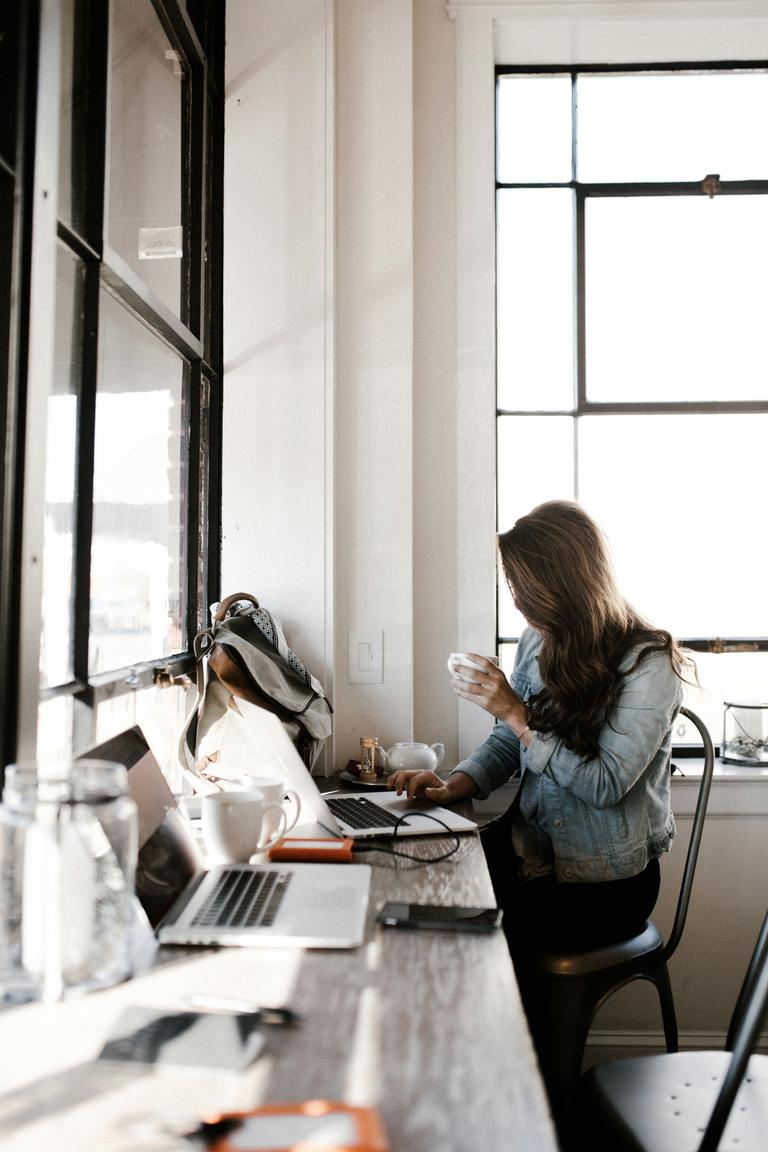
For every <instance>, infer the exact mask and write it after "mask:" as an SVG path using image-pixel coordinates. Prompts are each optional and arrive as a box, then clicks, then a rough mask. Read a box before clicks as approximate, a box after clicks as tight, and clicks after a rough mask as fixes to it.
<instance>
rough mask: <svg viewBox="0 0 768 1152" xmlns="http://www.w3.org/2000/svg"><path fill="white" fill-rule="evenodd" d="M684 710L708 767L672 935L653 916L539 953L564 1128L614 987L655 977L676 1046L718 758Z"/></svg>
mask: <svg viewBox="0 0 768 1152" xmlns="http://www.w3.org/2000/svg"><path fill="white" fill-rule="evenodd" d="M680 711H681V714H682V715H683V716H687V718H688V719H689V720H690V721H691V722H692V723H693V724H694V725H695V726H696V728H698V730H699V733H700V734H701V738H702V741H703V744H704V770H703V773H702V777H701V784H700V786H699V795H698V800H697V804H696V811H695V814H694V817H693V825H692V828H691V838H690V842H689V845H688V853H687V856H686V860H685V866H684V869H683V875H682V881H681V885H680V892H679V896H678V900H677V910H676V913H675V919H674V923H673V925H672V930H671V932H670V934H669V938H668V940H667V941H666V943H665V941H664V939H663V937H662V935H661V933H660V932H659V930H658V928H657V927H656V925H655V924H654V923H653V921H652V920H649V921H648V922H647V923H646V925H645V927H644V929H643V931H642V932H640V933H639V934H638V935H637V936H633V937H631V938H630V939H628V940H621V941H619V942H618V943H615V944H609V945H606V946H604V947H602V948H597V949H595V950H594V951H589V952H570V953H555V952H547V953H542V954H541V955H540V956H538V957H537V958H536V976H535V978H536V981H537V985H538V988H539V996H538V999H539V1002H540V1003H541V1004H542V1011H541V1012H540V1013H538V1014H537V1020H536V1022H535V1025H534V1026H533V1031H534V1038H535V1041H536V1047H537V1050H538V1054H539V1061H540V1064H541V1068H542V1072H543V1074H544V1079H545V1081H546V1084H547V1089H548V1091H549V1095H550V1101H551V1103H552V1108H553V1112H554V1115H555V1119H556V1120H557V1122H558V1126H559V1128H560V1131H561V1135H562V1134H563V1133H564V1132H566V1131H567V1130H568V1127H569V1123H570V1115H571V1110H572V1106H573V1102H574V1099H575V1094H576V1090H577V1087H578V1084H579V1080H580V1077H581V1066H582V1062H583V1058H584V1049H585V1047H586V1042H587V1037H588V1035H589V1031H590V1028H591V1026H592V1021H593V1020H594V1018H595V1015H596V1014H597V1011H598V1009H599V1008H600V1007H601V1005H602V1004H604V1003H605V1001H606V1000H607V999H608V997H609V996H611V995H612V994H613V993H614V992H617V991H618V990H619V989H620V988H623V987H624V986H625V985H626V984H629V983H630V982H631V981H633V980H649V981H650V982H651V983H652V984H654V985H655V987H656V989H657V991H658V994H659V1001H660V1004H661V1015H662V1020H663V1023H664V1037H665V1040H666V1046H667V1051H668V1052H676V1051H677V1018H676V1015H675V1005H674V1000H673V998H672V987H671V984H670V980H669V971H668V968H667V964H668V961H669V958H670V957H671V956H672V954H673V952H674V951H675V949H676V948H677V946H678V944H679V942H680V938H681V936H682V934H683V928H684V926H685V920H686V916H687V914H688V905H689V903H690V898H691V890H692V887H693V877H694V872H695V869H696V861H697V859H698V855H699V847H700V844H701V837H702V832H703V828H704V817H705V815H706V811H707V803H708V801H709V791H710V785H711V783H712V773H713V771H714V762H715V754H714V748H713V747H712V740H711V738H710V735H709V732H708V731H707V729H706V727H705V725H704V724H703V722H702V721H701V720H700V719H699V717H698V716H697V715H696V714H695V713H694V712H691V710H690V709H688V708H681V710H680Z"/></svg>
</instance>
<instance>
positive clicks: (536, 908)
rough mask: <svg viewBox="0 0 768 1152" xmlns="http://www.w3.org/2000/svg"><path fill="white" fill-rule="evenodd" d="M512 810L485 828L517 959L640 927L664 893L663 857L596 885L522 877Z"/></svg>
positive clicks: (594, 943) (595, 943)
mask: <svg viewBox="0 0 768 1152" xmlns="http://www.w3.org/2000/svg"><path fill="white" fill-rule="evenodd" d="M510 823H511V814H509V813H508V814H507V815H506V816H503V817H502V818H501V819H500V820H497V821H495V822H494V823H493V824H490V825H489V826H488V827H487V828H486V829H484V830H483V832H482V833H481V841H482V844H483V850H484V852H485V857H486V861H487V863H488V870H489V872H490V874H491V882H492V884H493V890H494V893H495V895H496V902H497V903H498V905H499V907H500V908H503V910H504V931H505V933H506V936H507V941H508V943H509V948H510V952H511V953H512V957H513V959H515V960H516V961H517V960H520V961H524V958H525V956H526V955H527V954H528V955H530V954H535V953H536V952H542V951H549V950H552V951H560V952H580V951H586V950H588V949H592V948H598V947H599V946H600V945H602V944H610V943H612V942H614V941H616V940H624V939H626V938H627V937H628V936H633V935H634V934H635V933H636V932H639V931H640V930H641V929H642V927H643V925H644V924H645V921H646V920H647V919H648V917H649V916H650V914H651V911H652V910H653V907H654V905H655V903H656V900H657V897H658V894H659V884H660V871H659V862H658V860H651V862H650V863H649V864H648V867H647V868H646V869H645V870H644V871H643V872H640V873H639V874H638V875H637V876H630V877H628V878H627V879H624V880H608V881H604V882H599V883H594V884H582V883H576V884H568V883H558V881H557V880H555V878H554V876H545V877H543V878H541V879H537V880H522V879H520V877H519V876H518V875H517V860H516V858H515V856H514V855H513V852H512V843H511V836H510Z"/></svg>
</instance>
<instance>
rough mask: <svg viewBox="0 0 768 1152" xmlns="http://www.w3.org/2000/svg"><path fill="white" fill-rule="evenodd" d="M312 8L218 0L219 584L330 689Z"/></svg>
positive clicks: (326, 358) (319, 5)
mask: <svg viewBox="0 0 768 1152" xmlns="http://www.w3.org/2000/svg"><path fill="white" fill-rule="evenodd" d="M326 9H327V6H326V3H325V0H291V2H290V3H264V2H258V3H254V2H252V0H230V2H229V3H228V5H227V50H226V60H227V64H226V105H225V117H226V123H225V140H226V145H225V175H224V221H225V229H224V249H225V283H224V314H225V318H226V323H225V332H224V374H225V375H224V455H223V460H224V471H223V556H222V561H223V564H222V592H223V594H224V595H228V594H229V593H231V592H236V591H240V592H242V591H244V592H251V593H253V594H254V595H256V596H257V597H258V598H259V599H260V600H261V601H262V602H263V604H264V606H265V607H266V608H269V609H270V611H273V612H276V613H277V614H278V615H279V616H280V617H281V619H282V621H283V624H284V626H285V629H286V632H287V635H288V639H289V642H290V643H292V644H293V646H294V647H295V648H296V650H297V652H298V653H299V654H300V655H301V656H302V658H303V659H304V660H305V661H306V663H307V664H308V666H309V667H310V668H311V670H312V671H313V672H314V673H315V674H316V675H318V676H319V677H320V678H321V679H323V680H324V681H325V682H326V684H327V686H328V688H329V691H331V690H332V687H333V685H332V676H331V675H329V673H331V672H332V661H331V645H330V641H329V623H328V621H329V615H330V612H331V608H332V605H331V593H332V585H331V583H330V575H329V573H330V565H329V553H330V545H329V533H330V531H331V523H332V520H331V509H330V506H329V500H328V495H327V492H328V489H327V484H328V482H329V480H330V477H331V476H332V466H333V439H332V429H330V430H329V431H327V430H326V422H327V420H328V419H329V413H332V393H333V371H332V340H333V325H332V323H331V321H330V319H329V317H331V316H332V308H333V300H332V281H331V276H332V268H333V263H332V258H331V257H332V244H333V233H332V230H331V228H330V227H329V225H328V215H329V213H330V211H332V204H333V202H332V179H331V176H332V173H331V175H329V168H332V152H329V148H328V140H327V133H328V128H329V125H330V126H331V128H332V124H333V106H332V89H330V82H331V81H332V72H331V68H330V64H329V60H328V57H329V55H330V53H331V52H332V42H329V36H330V31H329V26H328V14H327V10H326ZM329 90H330V97H329ZM329 365H330V369H329Z"/></svg>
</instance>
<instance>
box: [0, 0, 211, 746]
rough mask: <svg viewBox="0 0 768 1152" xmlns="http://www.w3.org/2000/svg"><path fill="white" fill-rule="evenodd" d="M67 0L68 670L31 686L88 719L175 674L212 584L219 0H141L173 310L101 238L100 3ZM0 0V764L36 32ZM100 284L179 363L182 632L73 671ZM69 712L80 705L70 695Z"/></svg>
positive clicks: (81, 605) (29, 5) (9, 669)
mask: <svg viewBox="0 0 768 1152" xmlns="http://www.w3.org/2000/svg"><path fill="white" fill-rule="evenodd" d="M73 2H74V15H75V28H76V30H77V29H80V30H81V31H80V33H79V34H77V32H76V34H75V37H74V39H75V47H76V49H77V51H76V53H75V55H76V59H75V60H74V61H73V71H74V73H75V75H74V77H73V84H74V85H77V86H79V95H80V97H81V98H80V99H78V100H77V101H73V120H74V118H75V117H82V118H85V119H81V120H79V121H78V123H77V124H75V123H73V131H72V138H73V141H75V142H79V147H80V152H79V154H78V155H77V156H76V155H75V154H74V152H73V156H72V166H73V168H75V167H78V169H82V166H83V165H84V166H85V169H84V185H85V193H84V196H85V199H84V205H85V209H84V212H83V213H82V216H81V218H80V219H78V220H77V221H74V220H73V221H72V222H64V221H63V220H61V219H59V220H58V226H57V243H58V244H59V245H63V246H64V247H66V248H67V249H69V250H70V251H71V252H72V253H73V254H74V255H75V256H76V257H77V258H78V260H80V261H82V262H83V264H84V267H85V291H84V317H83V320H82V326H81V341H82V369H81V374H80V380H79V392H78V401H77V406H78V452H77V477H76V497H75V561H74V573H73V575H74V607H73V643H72V652H71V661H72V669H73V675H72V677H71V679H70V680H69V681H68V682H66V683H61V684H57V685H55V686H51V687H47V688H45V689H43V690H42V691H41V693H40V700H41V701H48V700H50V699H53V698H56V697H60V696H72V697H74V699H75V701H77V702H78V703H79V704H80V705H83V706H84V707H85V709H86V710H87V714H88V715H90V717H91V722H92V718H93V714H94V710H95V709H96V707H97V706H98V704H99V703H100V702H101V701H102V700H104V699H106V698H114V697H115V696H116V695H119V694H121V693H125V692H132V691H135V690H136V689H138V688H142V687H148V686H151V685H153V684H172V683H185V682H186V678H187V677H188V674H189V673H190V672H191V671H192V669H193V666H194V657H193V655H192V642H193V639H194V636H195V635H196V633H197V632H198V631H199V630H200V629H201V628H202V627H204V626H205V624H206V622H207V612H208V608H207V606H208V604H210V603H211V602H212V601H213V600H215V599H216V598H217V596H218V591H219V581H220V551H221V515H220V497H221V424H222V369H223V364H222V359H223V340H222V332H223V325H222V299H223V259H222V257H223V136H224V33H225V3H224V0H187V2H186V3H185V2H184V0H150V2H151V4H152V7H153V9H154V11H155V13H156V15H157V17H158V19H159V21H160V24H161V25H162V28H163V31H164V32H165V34H166V36H167V37H168V39H169V41H170V43H171V45H172V47H173V49H174V50H175V51H176V52H178V53H179V56H180V59H181V60H182V61H183V63H184V66H185V68H186V69H187V75H188V83H187V84H186V85H185V93H186V100H185V106H184V107H183V113H182V118H183V131H182V136H183V141H184V143H183V156H182V172H183V179H182V187H183V189H184V203H183V208H182V215H183V227H184V250H185V252H188V253H189V257H188V259H185V260H184V262H183V267H184V268H185V269H186V272H185V273H183V274H182V286H181V308H180V315H179V316H175V315H174V314H173V312H172V311H171V310H170V309H169V308H167V307H166V306H165V305H164V304H163V303H162V302H161V301H159V300H158V299H157V297H155V296H154V295H153V293H152V292H150V291H149V289H147V288H146V286H145V285H144V283H143V282H142V280H141V278H140V277H139V276H137V275H136V274H135V272H134V271H133V269H131V268H130V267H129V266H128V265H127V264H126V263H125V261H123V260H122V259H121V258H120V257H119V256H118V255H117V254H116V253H115V252H113V251H111V250H110V249H109V246H108V245H107V244H106V242H105V240H104V236H105V220H104V216H105V181H106V157H107V133H108V127H109V126H108V102H107V96H108V69H109V66H110V40H109V27H110V17H111V8H112V5H111V4H110V3H104V2H103V0H73ZM8 7H9V8H10V9H13V10H14V12H15V13H16V14H17V17H18V26H17V27H14V28H13V29H12V31H13V36H14V40H15V44H14V45H13V46H12V47H9V46H8V45H6V46H5V52H4V55H5V56H6V57H7V62H8V63H9V64H12V69H11V71H10V73H9V72H8V71H7V70H6V74H5V77H4V83H5V86H6V87H7V88H8V89H9V92H10V94H11V95H12V96H13V97H14V99H15V100H16V101H17V116H16V132H15V135H16V149H15V156H14V157H13V158H9V157H8V156H5V155H2V153H1V152H0V180H4V181H7V182H10V184H11V185H12V191H13V200H14V213H13V217H12V219H11V221H10V225H9V222H8V220H7V218H6V217H7V214H6V216H4V217H3V218H2V219H0V229H2V232H1V233H0V243H2V245H3V248H5V247H8V249H9V251H12V252H13V260H12V263H11V268H10V276H9V285H8V290H7V291H5V290H4V285H3V284H2V282H0V338H2V341H3V347H4V348H6V349H7V356H6V358H5V360H4V362H3V368H2V370H0V371H3V373H4V375H5V377H6V380H5V382H6V384H7V387H6V389H4V395H5V396H6V397H7V400H6V401H5V405H4V409H3V411H2V415H3V416H4V422H3V425H2V432H0V434H2V436H3V445H2V446H3V448H4V450H5V451H4V470H3V475H2V480H1V481H0V482H1V483H2V525H1V527H2V537H1V542H2V557H1V566H0V626H1V627H2V633H3V635H4V637H5V642H4V645H3V649H2V654H1V655H0V698H1V699H2V700H3V705H4V706H3V708H2V713H1V714H0V753H1V754H2V761H1V763H0V768H1V767H2V765H5V764H7V763H9V762H11V761H13V760H14V759H15V757H16V749H17V745H18V739H19V732H18V707H19V691H20V688H19V666H20V662H19V646H20V645H21V644H23V643H24V636H23V634H22V626H21V624H20V621H19V612H20V600H21V595H20V590H21V580H22V570H21V543H20V541H21V525H22V516H23V514H24V508H23V503H22V500H23V474H24V448H25V438H26V435H27V429H26V426H25V402H26V394H27V361H28V351H29V349H28V334H29V326H30V315H29V308H30V303H29V302H30V263H31V256H30V251H31V245H32V236H31V226H32V224H31V220H32V212H31V208H30V197H31V195H32V185H33V177H34V162H35V155H36V152H35V149H36V141H35V120H36V113H37V100H38V90H39V88H38V86H39V84H40V83H42V74H43V69H42V65H41V64H40V60H41V53H42V52H43V51H44V49H45V46H44V45H43V44H42V43H41V12H42V3H41V0H20V3H19V4H16V5H14V4H11V5H9V6H8ZM9 26H10V25H9ZM1 31H2V28H0V32H1ZM1 59H2V56H0V60H1ZM38 70H40V78H39V77H38ZM83 96H84V97H85V98H82V97H83ZM52 273H53V270H52V269H51V274H52ZM102 289H106V290H107V291H108V292H109V293H110V294H111V295H112V296H113V297H115V298H116V299H117V300H119V301H120V302H121V304H123V305H124V306H125V307H127V308H128V310H129V311H130V312H131V313H132V314H134V315H135V316H136V317H138V318H139V319H140V320H141V321H142V322H143V323H144V324H145V325H146V326H147V327H148V328H149V329H151V331H152V332H153V333H155V335H156V336H157V337H158V338H159V339H160V340H161V341H162V342H163V343H164V344H166V345H168V346H169V347H171V348H172V349H174V350H175V351H176V352H177V353H178V354H179V355H180V357H181V358H182V360H183V361H184V363H185V368H184V377H185V379H184V384H185V387H184V395H185V397H186V402H187V404H188V409H187V411H186V412H185V413H184V420H185V431H186V434H187V453H186V459H185V462H184V463H185V489H186V493H187V499H186V503H185V506H184V508H183V515H184V518H185V531H184V540H185V542H186V551H185V554H184V557H183V584H184V588H183V593H184V594H185V612H184V625H185V633H186V641H185V650H184V651H183V652H180V653H178V654H176V655H174V656H171V657H169V656H161V655H158V657H157V658H156V659H150V660H147V661H143V662H141V663H138V664H134V665H131V666H130V667H126V668H120V669H116V670H114V671H110V672H105V673H101V674H98V675H89V652H88V649H89V629H90V557H91V538H92V527H93V506H92V501H93V465H94V432H95V409H96V387H97V353H98V339H99V314H98V313H99V297H100V293H101V291H102ZM12 300H13V301H14V303H12ZM0 383H3V380H0ZM78 711H79V712H80V715H81V716H82V714H83V713H82V710H80V709H79V710H78ZM78 726H79V727H80V728H81V730H82V721H81V722H80V724H79V725H78V723H77V722H76V727H78ZM86 727H88V725H86Z"/></svg>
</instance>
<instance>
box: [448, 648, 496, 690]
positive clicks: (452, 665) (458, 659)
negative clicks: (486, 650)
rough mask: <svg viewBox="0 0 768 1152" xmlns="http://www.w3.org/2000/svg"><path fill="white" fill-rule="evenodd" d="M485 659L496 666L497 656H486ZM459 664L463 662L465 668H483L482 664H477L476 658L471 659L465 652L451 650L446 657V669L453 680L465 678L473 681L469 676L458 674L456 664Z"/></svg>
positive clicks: (482, 669)
mask: <svg viewBox="0 0 768 1152" xmlns="http://www.w3.org/2000/svg"><path fill="white" fill-rule="evenodd" d="M486 660H490V662H491V664H495V665H496V666H497V667H498V663H499V660H498V657H497V656H486ZM460 664H463V665H464V666H465V667H466V668H478V669H480V670H481V671H484V670H485V668H484V665H482V664H479V663H478V662H477V660H473V659H472V657H471V656H469V655H468V654H467V653H466V652H451V654H450V656H449V657H448V671H449V672H450V673H451V676H452V677H453V678H454V680H467V681H469V682H470V683H474V680H473V679H472V677H471V676H460V675H459V673H458V666H459V665H460Z"/></svg>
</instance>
